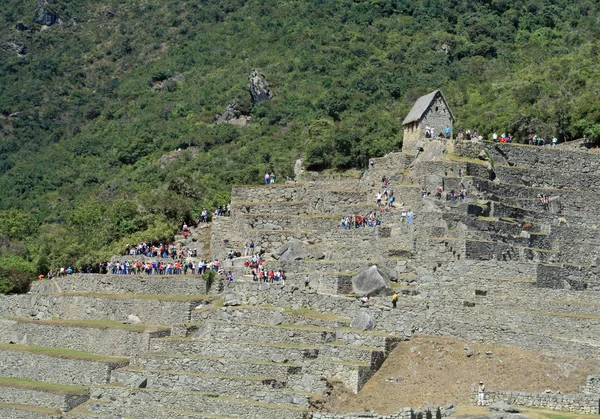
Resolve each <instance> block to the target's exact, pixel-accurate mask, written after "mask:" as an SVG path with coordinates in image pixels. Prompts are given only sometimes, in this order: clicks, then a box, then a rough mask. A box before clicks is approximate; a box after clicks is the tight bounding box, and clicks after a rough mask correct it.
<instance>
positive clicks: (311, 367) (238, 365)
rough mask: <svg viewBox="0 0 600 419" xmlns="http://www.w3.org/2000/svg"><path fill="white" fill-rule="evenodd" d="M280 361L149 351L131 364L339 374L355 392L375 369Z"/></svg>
mask: <svg viewBox="0 0 600 419" xmlns="http://www.w3.org/2000/svg"><path fill="white" fill-rule="evenodd" d="M278 361H280V362H273V361H270V360H269V359H264V360H243V359H242V360H240V359H235V358H234V359H232V358H215V357H203V356H194V355H171V354H161V353H153V352H149V353H145V354H141V355H138V356H136V357H135V359H134V360H133V361H132V365H133V366H134V367H137V368H139V369H144V370H155V371H156V370H159V371H185V372H190V373H200V374H223V375H242V376H245V377H269V378H273V379H276V380H278V381H286V380H287V379H288V378H289V376H290V375H296V376H298V377H302V376H305V375H312V376H314V377H328V378H337V379H339V380H342V381H343V382H344V384H345V385H346V387H348V388H350V389H352V390H353V391H354V392H357V391H358V390H360V388H361V387H362V385H363V384H364V383H365V382H366V381H367V380H368V378H369V377H370V376H371V375H372V373H373V372H374V370H373V369H372V367H371V365H370V364H368V363H356V362H354V363H353V362H341V361H321V360H318V359H315V360H310V359H303V360H302V361H301V362H298V363H295V362H287V360H286V359H285V358H280V359H279V360H278ZM304 379H306V378H304ZM296 381H297V380H296Z"/></svg>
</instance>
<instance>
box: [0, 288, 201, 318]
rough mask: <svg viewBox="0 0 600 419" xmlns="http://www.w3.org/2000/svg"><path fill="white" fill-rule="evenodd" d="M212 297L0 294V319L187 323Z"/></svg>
mask: <svg viewBox="0 0 600 419" xmlns="http://www.w3.org/2000/svg"><path fill="white" fill-rule="evenodd" d="M211 298H212V297H210V296H205V295H155V294H145V295H142V294H95V293H63V294H56V295H40V294H25V295H15V296H5V295H0V317H5V318H6V317H9V318H10V317H21V318H22V317H25V318H26V317H29V316H31V315H35V314H36V313H39V312H42V313H44V318H59V319H65V320H66V319H68V320H114V321H125V320H126V319H127V316H129V315H130V314H134V315H136V316H138V317H139V318H140V319H141V321H142V322H143V323H147V324H164V325H170V324H174V323H182V322H186V321H189V316H190V311H191V310H192V309H194V308H195V307H196V306H198V305H199V304H200V303H202V302H205V301H207V299H208V300H210V299H211Z"/></svg>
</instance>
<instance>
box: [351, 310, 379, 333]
mask: <svg viewBox="0 0 600 419" xmlns="http://www.w3.org/2000/svg"><path fill="white" fill-rule="evenodd" d="M350 326H351V327H352V328H353V329H356V330H373V329H375V319H374V318H373V316H371V315H370V314H368V313H366V312H364V311H361V312H360V313H358V316H356V317H355V318H354V320H352V323H350Z"/></svg>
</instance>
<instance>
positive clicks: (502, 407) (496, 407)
mask: <svg viewBox="0 0 600 419" xmlns="http://www.w3.org/2000/svg"><path fill="white" fill-rule="evenodd" d="M488 409H489V410H491V411H492V412H506V413H521V410H520V409H517V408H516V407H513V406H511V405H510V404H508V403H506V402H504V401H499V402H496V403H492V404H490V405H489V406H488Z"/></svg>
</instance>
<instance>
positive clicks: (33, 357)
mask: <svg viewBox="0 0 600 419" xmlns="http://www.w3.org/2000/svg"><path fill="white" fill-rule="evenodd" d="M128 363H129V360H128V359H127V358H122V357H109V356H104V355H98V354H93V353H88V352H80V351H74V350H71V349H61V348H50V347H45V346H28V345H11V344H0V365H1V366H2V368H1V370H2V375H3V376H5V377H11V378H24V379H27V380H33V381H43V382H48V383H57V384H63V385H76V386H85V385H90V384H99V383H106V382H108V380H109V376H110V374H111V371H113V370H115V369H117V368H121V367H123V366H125V365H127V364H128Z"/></svg>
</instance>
